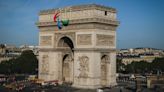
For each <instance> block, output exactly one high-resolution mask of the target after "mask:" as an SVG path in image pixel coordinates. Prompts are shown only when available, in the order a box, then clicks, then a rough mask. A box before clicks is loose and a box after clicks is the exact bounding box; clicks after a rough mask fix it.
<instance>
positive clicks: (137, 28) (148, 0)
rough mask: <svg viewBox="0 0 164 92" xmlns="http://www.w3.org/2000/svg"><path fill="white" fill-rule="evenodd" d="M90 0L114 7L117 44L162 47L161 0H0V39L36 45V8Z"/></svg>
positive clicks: (163, 4)
mask: <svg viewBox="0 0 164 92" xmlns="http://www.w3.org/2000/svg"><path fill="white" fill-rule="evenodd" d="M91 3H95V4H101V5H105V6H110V7H113V8H116V9H117V11H118V20H119V21H120V26H119V27H118V29H117V48H135V47H153V48H160V49H164V0H0V18H1V22H0V43H6V44H15V45H17V46H19V45H22V44H29V45H37V44H38V32H39V31H38V29H37V27H36V25H35V22H36V21H37V20H38V13H39V11H40V10H42V9H51V8H57V7H64V6H70V5H79V4H91Z"/></svg>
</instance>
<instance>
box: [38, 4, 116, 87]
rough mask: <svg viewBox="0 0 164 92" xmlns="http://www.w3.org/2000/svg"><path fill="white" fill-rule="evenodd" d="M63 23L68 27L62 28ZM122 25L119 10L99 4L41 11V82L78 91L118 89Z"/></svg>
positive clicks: (39, 24) (39, 22)
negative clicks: (118, 43)
mask: <svg viewBox="0 0 164 92" xmlns="http://www.w3.org/2000/svg"><path fill="white" fill-rule="evenodd" d="M54 19H55V20H56V21H55V20H54ZM59 19H60V21H58V20H59ZM62 20H63V21H64V20H65V22H67V24H66V25H65V26H61V27H62V28H59V27H60V25H62V23H63V22H61V21H62ZM118 24H119V22H118V21H117V19H116V9H114V8H110V7H106V6H101V5H95V4H89V5H79V6H70V7H65V8H58V9H49V10H42V11H40V13H39V21H38V22H37V26H38V28H39V30H40V31H39V47H40V51H39V79H43V80H45V81H51V80H58V81H59V82H71V83H72V84H73V85H72V86H74V87H78V88H98V87H109V86H114V85H116V28H117V26H118ZM63 25H64V24H63Z"/></svg>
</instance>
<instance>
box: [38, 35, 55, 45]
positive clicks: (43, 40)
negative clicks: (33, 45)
mask: <svg viewBox="0 0 164 92" xmlns="http://www.w3.org/2000/svg"><path fill="white" fill-rule="evenodd" d="M40 45H41V46H47V45H52V36H40Z"/></svg>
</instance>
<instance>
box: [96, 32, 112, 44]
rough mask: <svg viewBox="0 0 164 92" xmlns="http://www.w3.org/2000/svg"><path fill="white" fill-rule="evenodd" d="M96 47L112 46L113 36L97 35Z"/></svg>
mask: <svg viewBox="0 0 164 92" xmlns="http://www.w3.org/2000/svg"><path fill="white" fill-rule="evenodd" d="M96 36H97V41H96V45H97V46H114V45H115V43H114V36H112V35H103V34H97V35H96Z"/></svg>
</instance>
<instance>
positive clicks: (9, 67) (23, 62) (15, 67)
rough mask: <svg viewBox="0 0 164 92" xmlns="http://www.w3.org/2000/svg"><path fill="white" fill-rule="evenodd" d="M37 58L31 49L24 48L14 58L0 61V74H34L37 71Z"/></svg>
mask: <svg viewBox="0 0 164 92" xmlns="http://www.w3.org/2000/svg"><path fill="white" fill-rule="evenodd" d="M37 68H38V60H37V58H36V56H35V55H34V53H33V51H31V50H26V51H23V52H22V54H21V55H20V56H19V57H17V58H15V59H10V60H7V61H2V62H1V63H0V73H1V74H34V73H37Z"/></svg>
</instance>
